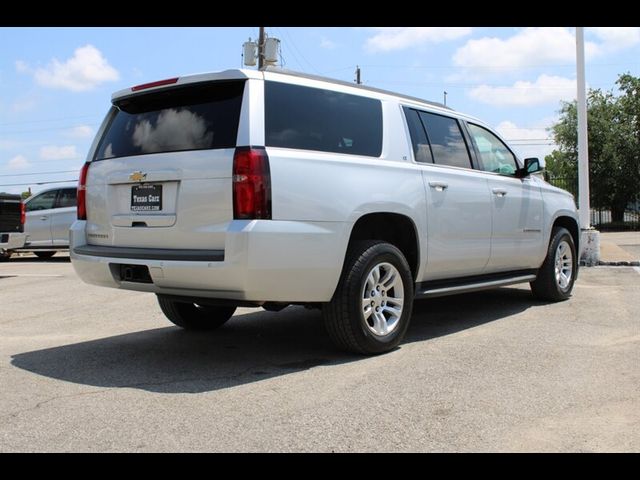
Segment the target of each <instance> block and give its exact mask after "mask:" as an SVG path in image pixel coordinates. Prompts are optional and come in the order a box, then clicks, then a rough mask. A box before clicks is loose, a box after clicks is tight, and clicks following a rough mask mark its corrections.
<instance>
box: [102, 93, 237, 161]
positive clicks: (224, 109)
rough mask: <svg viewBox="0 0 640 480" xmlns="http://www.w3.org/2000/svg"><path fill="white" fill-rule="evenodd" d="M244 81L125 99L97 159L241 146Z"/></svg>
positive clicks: (118, 105) (112, 119)
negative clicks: (239, 129) (239, 139)
mask: <svg viewBox="0 0 640 480" xmlns="http://www.w3.org/2000/svg"><path fill="white" fill-rule="evenodd" d="M243 91H244V81H230V82H210V83H205V84H196V85H192V86H187V87H179V88H175V89H169V90H161V91H159V92H151V93H148V94H144V95H140V96H135V97H132V98H129V99H124V100H122V101H121V102H119V103H118V104H117V110H116V111H115V113H114V116H113V117H112V118H111V122H110V123H109V126H108V127H107V129H106V131H105V133H104V135H103V137H102V139H101V140H100V144H99V145H98V148H97V151H96V155H95V160H102V159H106V158H117V157H126V156H130V155H143V154H147V153H160V152H177V151H181V150H205V149H213V148H230V147H235V145H236V139H237V136H238V121H239V119H240V106H241V103H242V93H243Z"/></svg>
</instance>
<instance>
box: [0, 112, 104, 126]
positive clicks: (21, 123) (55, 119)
mask: <svg viewBox="0 0 640 480" xmlns="http://www.w3.org/2000/svg"><path fill="white" fill-rule="evenodd" d="M99 116H100V115H77V116H73V117H58V118H46V119H43V120H23V121H21V122H7V123H0V127H5V126H7V125H23V124H25V123H46V122H58V121H60V120H72V119H74V118H97V117H99Z"/></svg>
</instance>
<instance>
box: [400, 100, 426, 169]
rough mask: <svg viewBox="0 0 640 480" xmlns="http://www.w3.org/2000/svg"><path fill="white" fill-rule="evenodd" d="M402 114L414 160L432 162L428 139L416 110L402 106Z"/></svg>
mask: <svg viewBox="0 0 640 480" xmlns="http://www.w3.org/2000/svg"><path fill="white" fill-rule="evenodd" d="M404 114H405V116H406V118H407V125H408V127H409V134H410V135H411V144H412V145H413V154H414V156H415V159H416V162H423V163H433V156H432V155H431V147H430V146H429V140H427V134H426V133H425V132H424V127H423V126H422V122H421V121H420V117H419V114H418V112H417V111H416V110H413V109H412V108H408V107H404Z"/></svg>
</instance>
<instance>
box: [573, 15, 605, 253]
mask: <svg viewBox="0 0 640 480" xmlns="http://www.w3.org/2000/svg"><path fill="white" fill-rule="evenodd" d="M576 76H577V84H578V85H577V86H578V98H577V100H578V104H577V110H578V214H579V217H580V229H581V232H582V233H581V235H580V250H581V252H580V253H578V258H579V259H580V260H582V261H584V263H585V264H586V265H588V266H592V265H597V264H598V261H599V260H600V235H599V232H598V231H597V230H594V229H593V228H591V218H590V217H591V207H590V205H589V142H588V137H587V88H586V81H585V72H584V27H576Z"/></svg>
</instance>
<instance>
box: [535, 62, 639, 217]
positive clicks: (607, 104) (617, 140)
mask: <svg viewBox="0 0 640 480" xmlns="http://www.w3.org/2000/svg"><path fill="white" fill-rule="evenodd" d="M616 84H617V85H618V87H619V92H620V93H619V95H614V94H613V92H602V91H601V90H600V89H596V90H589V93H588V96H587V122H588V136H589V178H590V181H589V189H590V193H591V204H592V206H594V207H597V208H606V209H609V210H611V219H612V220H613V221H614V222H621V221H622V220H623V217H624V211H625V209H626V207H627V205H628V204H629V203H631V202H633V201H636V200H637V199H638V195H639V192H640V120H639V118H638V115H640V78H637V77H633V76H632V75H629V74H624V75H620V76H619V77H618V80H617V81H616ZM551 131H552V133H553V137H554V140H555V142H556V143H557V144H558V146H559V148H558V149H557V150H555V151H553V152H552V153H551V155H548V156H547V157H546V158H545V160H546V161H547V166H548V167H547V168H548V170H549V173H550V175H551V176H561V177H564V178H567V180H568V181H569V182H571V184H573V182H575V179H576V178H577V159H578V152H577V143H578V139H577V110H576V102H563V103H562V107H561V109H560V120H559V121H558V123H556V124H555V125H554V126H553V127H552V129H551Z"/></svg>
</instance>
